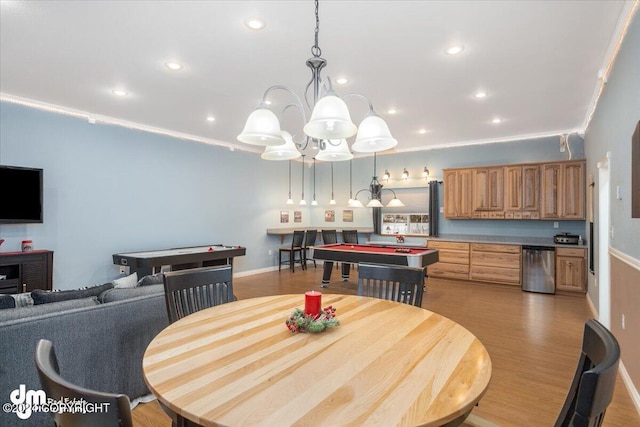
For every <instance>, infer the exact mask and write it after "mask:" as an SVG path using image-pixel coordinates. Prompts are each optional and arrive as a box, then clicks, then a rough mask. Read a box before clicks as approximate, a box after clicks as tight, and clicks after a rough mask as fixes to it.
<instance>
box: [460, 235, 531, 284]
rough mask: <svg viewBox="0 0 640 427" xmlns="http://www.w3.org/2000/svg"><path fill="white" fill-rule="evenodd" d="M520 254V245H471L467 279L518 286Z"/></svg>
mask: <svg viewBox="0 0 640 427" xmlns="http://www.w3.org/2000/svg"><path fill="white" fill-rule="evenodd" d="M521 253H522V247H521V246H520V245H505V244H489V243H472V244H471V262H470V267H469V272H470V274H469V278H470V279H471V280H477V281H482V282H495V283H505V284H509V285H516V286H517V285H520V268H521Z"/></svg>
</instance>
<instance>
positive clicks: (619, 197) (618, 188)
mask: <svg viewBox="0 0 640 427" xmlns="http://www.w3.org/2000/svg"><path fill="white" fill-rule="evenodd" d="M616 199H618V200H622V189H621V188H620V186H619V185H616Z"/></svg>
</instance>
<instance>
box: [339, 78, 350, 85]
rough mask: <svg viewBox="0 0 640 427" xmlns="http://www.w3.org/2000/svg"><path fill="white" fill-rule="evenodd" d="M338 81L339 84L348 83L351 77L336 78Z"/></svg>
mask: <svg viewBox="0 0 640 427" xmlns="http://www.w3.org/2000/svg"><path fill="white" fill-rule="evenodd" d="M336 83H338V84H339V85H346V84H347V83H349V79H348V78H346V77H338V78H337V79H336Z"/></svg>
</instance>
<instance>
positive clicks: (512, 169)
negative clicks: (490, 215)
mask: <svg viewBox="0 0 640 427" xmlns="http://www.w3.org/2000/svg"><path fill="white" fill-rule="evenodd" d="M504 178H505V179H504V181H505V187H506V188H505V191H504V208H505V210H507V211H521V210H522V200H523V197H522V187H523V185H522V181H523V180H522V166H505V168H504Z"/></svg>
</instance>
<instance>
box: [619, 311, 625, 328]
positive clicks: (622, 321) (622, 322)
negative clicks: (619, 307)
mask: <svg viewBox="0 0 640 427" xmlns="http://www.w3.org/2000/svg"><path fill="white" fill-rule="evenodd" d="M620 323H621V324H622V329H624V328H625V324H624V314H623V315H622V320H621V321H620Z"/></svg>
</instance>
